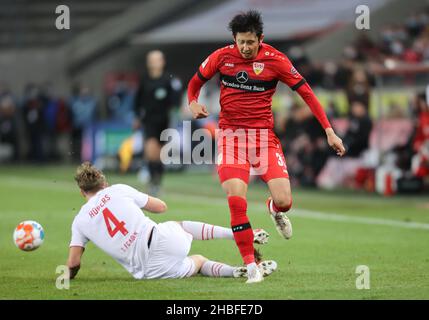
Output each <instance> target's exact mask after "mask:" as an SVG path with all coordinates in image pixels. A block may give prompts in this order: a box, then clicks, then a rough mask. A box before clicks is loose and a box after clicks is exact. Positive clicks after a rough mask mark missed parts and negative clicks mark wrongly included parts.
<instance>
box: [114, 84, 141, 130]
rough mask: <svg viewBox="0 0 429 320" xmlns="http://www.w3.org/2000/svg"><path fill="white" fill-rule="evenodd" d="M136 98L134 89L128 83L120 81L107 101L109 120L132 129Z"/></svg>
mask: <svg viewBox="0 0 429 320" xmlns="http://www.w3.org/2000/svg"><path fill="white" fill-rule="evenodd" d="M134 96H135V92H134V90H133V88H132V87H131V86H130V85H129V84H128V83H127V82H126V81H118V82H117V84H116V87H115V89H114V92H113V94H112V95H111V96H109V97H108V100H107V109H108V112H109V118H110V119H111V120H114V121H118V122H121V123H123V124H125V125H127V126H128V127H131V126H132V125H133V120H134V110H133V108H134Z"/></svg>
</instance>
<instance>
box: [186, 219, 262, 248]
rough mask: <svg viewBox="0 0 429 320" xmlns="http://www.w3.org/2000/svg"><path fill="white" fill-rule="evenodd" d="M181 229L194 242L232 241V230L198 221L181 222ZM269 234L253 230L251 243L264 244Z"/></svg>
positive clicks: (260, 230)
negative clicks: (189, 235)
mask: <svg viewBox="0 0 429 320" xmlns="http://www.w3.org/2000/svg"><path fill="white" fill-rule="evenodd" d="M180 224H181V225H182V228H183V229H184V230H185V231H186V232H188V233H190V234H191V235H192V237H193V238H194V240H212V239H230V240H234V235H233V232H232V229H230V228H224V227H221V226H215V225H212V224H208V223H204V222H198V221H182V222H181V223H180ZM268 237H269V234H268V232H266V231H265V230H263V229H254V230H253V242H254V243H257V244H266V243H267V242H268Z"/></svg>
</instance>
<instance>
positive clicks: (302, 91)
mask: <svg viewBox="0 0 429 320" xmlns="http://www.w3.org/2000/svg"><path fill="white" fill-rule="evenodd" d="M296 92H298V94H299V95H300V96H301V98H302V99H303V100H304V101H305V103H307V105H308V106H309V107H310V109H311V111H312V112H313V114H314V116H315V117H316V118H317V120H318V121H319V123H320V125H321V126H322V127H323V129H326V128H331V124H330V123H329V120H328V117H327V116H326V113H325V110H323V107H322V105H321V104H320V102H319V100H318V99H317V97H316V95H315V94H314V92H313V90H311V88H310V86H309V85H308V83H305V84H303V85H301V86H300V87H299V88H298V89H297V90H296Z"/></svg>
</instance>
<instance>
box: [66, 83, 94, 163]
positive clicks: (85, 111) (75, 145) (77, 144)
mask: <svg viewBox="0 0 429 320" xmlns="http://www.w3.org/2000/svg"><path fill="white" fill-rule="evenodd" d="M78 90H79V91H78V94H77V95H76V96H73V97H72V98H71V101H70V109H71V116H72V155H73V160H74V161H78V162H80V161H81V148H82V134H83V132H84V130H85V129H87V128H89V127H90V126H91V125H92V124H93V123H94V121H95V118H96V112H97V100H96V99H95V97H94V96H93V95H92V93H91V90H90V88H89V87H88V86H86V85H81V86H80V87H79V89H78Z"/></svg>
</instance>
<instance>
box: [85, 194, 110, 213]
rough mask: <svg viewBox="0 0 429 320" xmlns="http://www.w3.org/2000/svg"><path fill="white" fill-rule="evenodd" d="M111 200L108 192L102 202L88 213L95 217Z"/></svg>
mask: <svg viewBox="0 0 429 320" xmlns="http://www.w3.org/2000/svg"><path fill="white" fill-rule="evenodd" d="M109 200H110V197H109V196H108V195H107V194H106V195H105V196H104V197H103V198H101V201H100V203H99V204H98V205H97V206H96V207H94V208H92V209H91V210H90V211H89V213H88V214H89V216H90V217H91V218H94V217H95V216H96V215H97V214H98V213H99V212H100V210H101V209H102V208H104V206H105V205H106V203H107V202H109Z"/></svg>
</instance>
